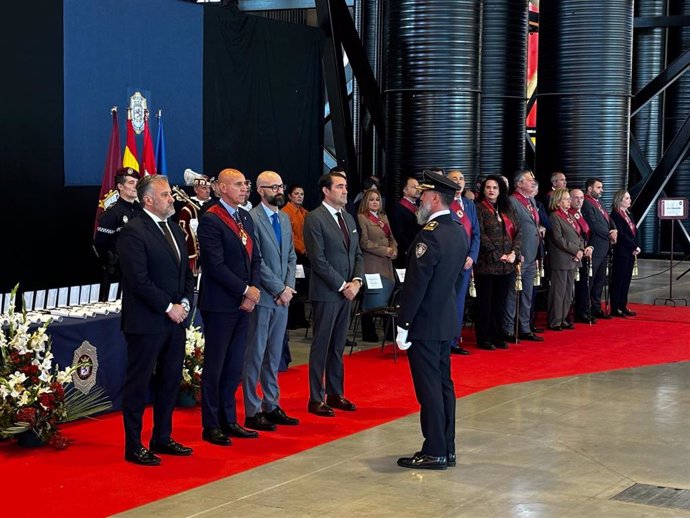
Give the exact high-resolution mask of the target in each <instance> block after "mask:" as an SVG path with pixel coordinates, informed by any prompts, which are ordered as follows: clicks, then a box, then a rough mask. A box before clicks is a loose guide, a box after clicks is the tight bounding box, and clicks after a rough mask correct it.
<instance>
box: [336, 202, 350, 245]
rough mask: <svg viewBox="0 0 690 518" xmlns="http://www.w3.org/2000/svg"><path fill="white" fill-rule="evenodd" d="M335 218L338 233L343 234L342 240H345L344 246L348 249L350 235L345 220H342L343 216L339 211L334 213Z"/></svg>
mask: <svg viewBox="0 0 690 518" xmlns="http://www.w3.org/2000/svg"><path fill="white" fill-rule="evenodd" d="M335 216H336V217H337V218H338V225H340V231H341V232H342V233H343V238H345V246H346V247H347V248H350V233H349V232H348V231H347V226H345V220H344V219H343V215H342V214H341V213H340V211H338V212H336V213H335Z"/></svg>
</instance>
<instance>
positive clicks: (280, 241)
mask: <svg viewBox="0 0 690 518" xmlns="http://www.w3.org/2000/svg"><path fill="white" fill-rule="evenodd" d="M271 223H272V224H273V232H275V233H276V241H278V248H280V247H281V246H282V245H283V235H282V233H281V231H280V220H279V219H278V213H277V212H276V213H275V214H273V215H272V216H271Z"/></svg>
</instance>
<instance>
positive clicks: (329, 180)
mask: <svg viewBox="0 0 690 518" xmlns="http://www.w3.org/2000/svg"><path fill="white" fill-rule="evenodd" d="M335 178H342V179H343V180H347V177H346V176H345V175H344V174H342V173H339V172H337V171H336V172H334V173H326V174H324V175H323V176H321V177H320V178H319V191H321V198H322V199H323V198H324V194H323V188H324V187H325V188H326V189H328V190H329V191H330V190H331V187H333V180H334V179H335Z"/></svg>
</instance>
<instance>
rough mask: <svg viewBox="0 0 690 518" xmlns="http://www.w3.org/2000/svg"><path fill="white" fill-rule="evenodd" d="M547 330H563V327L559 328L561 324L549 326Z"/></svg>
mask: <svg viewBox="0 0 690 518" xmlns="http://www.w3.org/2000/svg"><path fill="white" fill-rule="evenodd" d="M548 330H549V331H563V329H561V326H549V327H548Z"/></svg>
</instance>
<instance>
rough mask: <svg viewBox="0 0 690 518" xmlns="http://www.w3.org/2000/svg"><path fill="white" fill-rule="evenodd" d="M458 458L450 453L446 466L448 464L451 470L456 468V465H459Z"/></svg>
mask: <svg viewBox="0 0 690 518" xmlns="http://www.w3.org/2000/svg"><path fill="white" fill-rule="evenodd" d="M456 459H457V457H456V456H455V453H449V454H448V459H447V460H446V464H448V467H449V468H454V467H455V465H456V464H457V460H456Z"/></svg>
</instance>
